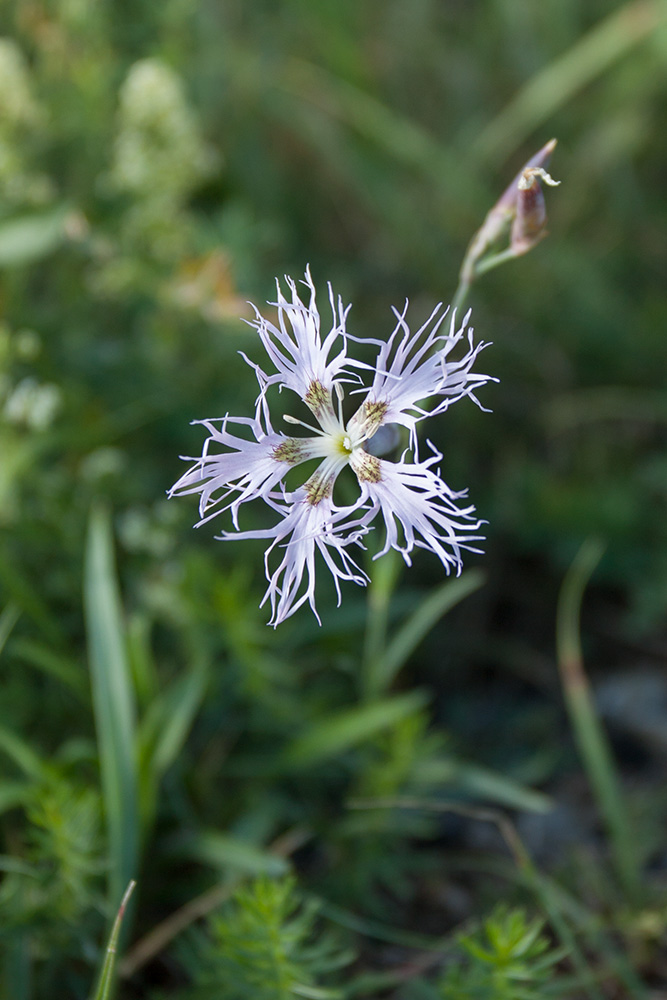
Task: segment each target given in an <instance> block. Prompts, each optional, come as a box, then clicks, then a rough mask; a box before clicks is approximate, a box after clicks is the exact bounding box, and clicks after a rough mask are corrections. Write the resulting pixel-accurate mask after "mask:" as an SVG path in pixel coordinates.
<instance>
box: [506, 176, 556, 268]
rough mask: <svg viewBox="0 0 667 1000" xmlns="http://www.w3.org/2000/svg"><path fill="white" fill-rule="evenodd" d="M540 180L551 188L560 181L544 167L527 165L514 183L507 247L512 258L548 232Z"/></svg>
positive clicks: (526, 251) (528, 248)
mask: <svg viewBox="0 0 667 1000" xmlns="http://www.w3.org/2000/svg"><path fill="white" fill-rule="evenodd" d="M540 179H541V180H542V181H543V182H544V183H545V184H548V185H550V186H551V187H556V186H557V185H558V184H560V181H555V180H554V179H553V177H551V175H550V174H548V173H547V172H546V170H545V169H544V168H543V167H537V166H532V167H526V168H525V169H524V170H523V171H522V173H521V176H520V177H519V182H518V184H517V194H516V213H515V216H514V222H513V223H512V233H511V236H510V249H511V250H512V253H513V255H514V256H515V257H520V256H521V255H522V254H524V253H528V251H529V250H532V248H533V247H534V246H535V245H536V244H537V243H539V241H540V240H541V239H543V238H544V237H545V236H546V235H547V230H546V222H547V210H546V205H545V203H544V192H543V191H542V185H541V184H540Z"/></svg>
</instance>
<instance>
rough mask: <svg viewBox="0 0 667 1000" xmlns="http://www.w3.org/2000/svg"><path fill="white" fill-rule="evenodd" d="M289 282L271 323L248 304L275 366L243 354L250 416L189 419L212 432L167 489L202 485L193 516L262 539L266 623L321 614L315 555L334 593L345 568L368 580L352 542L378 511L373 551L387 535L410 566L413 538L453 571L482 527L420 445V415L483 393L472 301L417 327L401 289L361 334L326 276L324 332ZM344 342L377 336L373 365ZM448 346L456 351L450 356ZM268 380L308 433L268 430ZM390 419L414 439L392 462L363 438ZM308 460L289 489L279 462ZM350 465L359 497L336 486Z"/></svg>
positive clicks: (288, 465) (432, 452)
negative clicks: (259, 510)
mask: <svg viewBox="0 0 667 1000" xmlns="http://www.w3.org/2000/svg"><path fill="white" fill-rule="evenodd" d="M286 281H287V285H288V288H289V292H290V298H286V297H285V296H284V295H283V293H282V291H281V288H280V284H279V283H277V286H278V296H277V302H275V303H271V305H274V306H275V307H276V308H277V310H278V316H277V325H276V324H275V323H273V322H271V321H269V320H267V319H265V318H264V317H263V316H262V315H261V314H260V313H259V312H258V311H257V310H255V313H256V318H255V320H254V321H252V323H251V325H252V326H254V327H255V329H256V330H257V332H258V334H259V338H260V340H261V343H262V345H263V347H264V349H265V350H266V353H267V355H268V357H269V360H270V362H271V364H272V366H273V370H272V371H271V372H268V373H267V372H265V371H264V369H263V368H262V367H260V365H258V364H255V363H253V362H251V361H249V360H248V358H245V355H244V358H245V360H246V361H247V362H248V364H250V365H251V367H252V368H253V369H254V371H255V374H256V376H257V381H258V383H259V395H258V397H257V400H256V404H255V414H254V416H253V417H232V416H229V414H227V415H226V416H224V417H222V418H218V419H207V420H200V421H195V423H201V424H203V426H204V427H205V429H206V431H207V432H208V437H207V439H206V441H205V444H204V447H203V452H202V455H201V456H200V457H198V458H188V459H186V461H189V462H191V463H192V464H191V466H190V468H189V469H188V471H187V472H186V473H185V474H184V475H183V476H181V478H180V479H179V480H178V482H177V483H176V484H175V485H174V486H173V487H172V489H171V491H170V495H172V496H173V495H176V494H178V495H182V494H188V493H198V494H199V495H200V502H199V512H200V518H201V520H200V521H199V524H203V523H204V522H206V521H208V520H209V519H210V518H212V517H215V516H216V515H218V514H220V513H222V512H223V511H229V512H230V517H231V524H232V530H231V531H223V532H222V534H221V536H220V537H221V538H223V539H233V538H235V539H247V538H262V539H266V540H267V542H268V548H267V550H266V555H265V568H266V577H267V580H268V587H267V590H266V593H265V595H264V599H263V601H262V603H264V602H265V601H267V600H268V601H269V603H270V606H271V612H272V614H271V624H273V625H278V624H279V623H280V622H282V621H284V620H285V619H286V618H288V617H289V616H290V615H292V614H294V612H295V611H296V610H297V609H298V608H299V607H301V605H303V604H304V603H305V602H308V603H309V604H310V607H311V608H312V610H313V612H314V613H315V615H316V616H317V611H316V608H315V575H316V557H317V556H318V554H319V557H320V558H321V559H322V560H323V562H324V564H325V565H326V567H327V569H328V570H329V572H330V573H331V574H332V576H333V579H334V583H335V587H336V591H337V594H338V600H339V603H340V596H341V595H340V583H341V581H343V580H349V581H352V582H353V583H357V584H360V585H364V584H365V583H366V582H367V577H366V574H365V573H364V572H363V571H362V570H361V569H360V568H359V566H358V565H357V563H356V562H355V561H354V559H353V557H352V555H351V551H354V548H355V547H359V546H361V547H362V548H363V538H364V536H365V535H366V533H367V532H368V531H369V530H370V528H371V526H372V523H373V522H374V521H376V520H379V521H381V522H383V524H384V529H385V537H384V544H383V546H382V547H381V549H380V551H378V553H377V556H381V555H383V554H384V553H385V552H387V551H388V550H389V549H390V548H393V549H396V550H397V551H398V552H400V553H401V555H402V556H403V558H404V559H405V561H406V563H408V565H409V564H410V561H411V554H412V552H413V550H414V549H415V548H424V549H429V550H430V551H431V552H433V553H435V555H437V556H438V558H439V559H440V561H441V563H442V565H443V567H444V569H445V571H446V572H447V573H449V572H451V571H454V572H456V573H459V572H460V570H461V553H462V551H464V550H469V551H473V552H477V551H479V550H478V549H477V548H476V547H475V545H474V543H476V542H478V541H479V540H480V539H481V536H480V535H479V534H478V531H479V529H480V526H481V524H482V522H481V521H480V520H479V519H478V518H477V517H476V516H475V510H474V507H472V506H470V505H468V504H467V502H466V500H465V497H466V491H465V490H463V491H460V492H455V491H453V490H451V489H450V488H449V486H447V484H446V483H445V482H444V481H443V480H442V479H441V477H440V472H439V468H438V463H439V462H440V460H441V458H442V455H441V454H440V452H438V450H437V449H436V448H435V446H434V445H433V444H432V443H431V442H427V446H428V456H427V457H426V458H425V459H421V460H420V458H419V454H418V447H417V428H418V425H419V424H420V423H421V421H423V420H425V419H426V418H427V417H433V416H436V415H437V414H440V413H444V411H445V410H446V409H447V408H448V407H449V406H450V405H451V404H452V403H454V402H456V400H458V399H461V398H462V397H464V396H469V397H471V398H472V399H473V400H475V402H478V400H477V399H476V397H475V390H476V389H477V388H478V387H479V386H480V385H483V384H484V383H485V382H488V381H489V380H490V377H489V376H487V375H481V374H477V373H475V372H473V370H472V369H473V365H474V363H475V361H476V359H477V356H478V354H479V352H480V350H482V348H483V347H484V346H485V345H484V344H482V343H481V342H480V343H478V344H477V345H474V344H473V339H472V329H470V328H468V326H467V324H468V319H469V314H468V315H466V316H465V317H464V318H463V320H462V321H461V322H460V324H459V325H457V318H456V316H455V314H453V313H451V314H450V312H449V310H448V309H443V308H442V305H438V306H436V308H435V309H434V310H433V312H432V313H431V315H430V316H429V318H428V319H427V321H426V323H424V325H423V326H421V327H420V328H419V329H418V330H417V331H416V332H414V333H413V332H411V330H410V328H409V327H408V324H407V321H406V314H407V302H406V305H405V307H404V308H403V309H402V310H400V311H399V310H396V309H395V310H394V313H395V317H396V325H395V327H394V330H393V332H392V333H391V334H390V336H389V337H388V338H387V339H386V340H384V341H369V340H367V341H358V338H355V337H353V336H352V335H351V334H349V333H348V332H347V329H346V322H347V316H348V312H349V306H348V307H347V308H344V307H343V304H342V301H341V299H340V298H338V299H335V298H334V295H333V292H332V290H331V286H329V299H330V303H331V309H332V313H333V322H332V326H331V329H330V330H329V332H328V333H325V334H324V335H323V333H322V330H321V323H320V314H319V311H318V309H317V305H316V301H315V287H314V285H313V282H312V279H311V276H310V272H309V271H308V270H307V271H306V275H305V281H304V285H305V286H306V288H307V291H308V301H307V303H304V302H302V301H301V299H300V298H299V294H298V290H297V287H296V284H295V283H294V281H292V279H291V278H286ZM352 341H357V342H360V343H366V344H372V345H373V346H375V347H376V348H377V356H376V360H375V363H374V364H373V365H368V364H365V363H362V362H361V361H358V360H355V359H354V358H352V357H350V356H349V355H348V348H349V346H350V342H352ZM457 345H461V346H462V347H463V350H462V352H460V354H461V356H460V357H459V358H458V360H453V358H452V352H453V349H454V348H455V347H456V346H457ZM363 376H366V377H367V379H366V383H367V384H366V385H365V384H364V382H365V380H364V377H363ZM368 383H369V384H368ZM272 386H275V387H278V389H280V390H282V389H287V390H289V391H290V392H292V393H294V394H295V395H296V396H298V397H299V398H300V399H301V400H302V401H303V402H304V403H305V404H306V406H307V407H308V409H309V410H310V413H311V414H312V417H313V419H314V421H315V425H310V424H308V423H305V422H303V421H301V420H299V419H297V418H295V417H294V416H293V415H291V414H289V413H285V414H284V415H283V419H284V420H285V421H286V422H287V423H288V424H290V425H292V426H300V427H303V428H305V429H306V430H308V431H310V432H311V434H310V436H304V435H300V436H292V435H288V434H285V433H283V432H282V431H276V430H274V428H273V426H272V423H271V417H270V413H269V402H268V390H269V389H270V388H271V387H272ZM350 387H351V389H350ZM346 391H347V392H348V394H349V395H351V396H352V397H354V396H355V395H356V394H359V396H358V399H359V403H358V406H357V407H356V409H355V412H354V413H353V414H352V416H351V417H350V418H349V419H346V417H345V416H344V408H345V407H344V403H345V395H346ZM394 424H398V425H402V426H403V427H405V428H406V429H407V430H408V432H409V437H410V446H409V448H408V449H406V451H405V452H404V453H403V455H402V456H401V457H400V459H399V460H398V461H396V462H391V461H388V460H385V459H382V458H379V457H378V456H377V455H375V454H373V453H372V448H371V446H370V443H371V440H372V438H373V437H374V436H375V435H376V434H377V433H378V432H379V431H380V430H381V429H382V428H386V427H388V426H389V425H394ZM313 459H314V460H316V461H317V462H318V465H317V468H316V469H315V471H314V472H312V474H311V475H309V476H307V477H306V476H305V474H304V477H303V482H302V484H301V485H300V486H297V487H296V488H295V489H294V488H292V489H288V487H287V483H286V477H287V476H288V473H292V470H294V469H295V468H296V467H298V466H300V465H301V464H302V463H305V462H308V461H310V460H313ZM346 467H349V468H350V469H351V470H352V472H353V473H354V475H355V477H356V483H357V496H356V499H354V500H353V502H352V503H349V504H345V503H339V502H337V500H336V499H335V498H334V486H335V483H336V480H337V478H338V476H339V474H340V473H341V472H342V471H343V469H345V468H346ZM290 482H291V478H290ZM257 499H260V500H262V501H264V503H265V504H266V506H267V507H268V508H269V509H270V511H271V513H272V516H273V524H272V525H271V526H270V527H268V528H264V529H257V530H246V531H243V530H241V529H240V527H239V513H240V510H241V507H242V506H243V505H244V504H245V503H248V502H250V501H252V500H257ZM377 556H376V558H377ZM318 621H319V618H318Z"/></svg>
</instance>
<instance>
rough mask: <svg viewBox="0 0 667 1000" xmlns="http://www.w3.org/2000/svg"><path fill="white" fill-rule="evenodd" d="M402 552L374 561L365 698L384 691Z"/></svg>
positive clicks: (364, 672) (365, 655) (363, 681)
mask: <svg viewBox="0 0 667 1000" xmlns="http://www.w3.org/2000/svg"><path fill="white" fill-rule="evenodd" d="M401 563H402V560H401V559H400V558H399V556H398V554H397V553H396V552H394V550H393V549H392V550H391V551H389V552H387V553H386V554H385V555H384V556H383V557H382V558H381V559H379V560H378V561H377V562H376V563H374V564H373V572H372V573H371V582H370V584H369V585H368V601H367V609H368V610H367V615H366V634H365V636H364V652H363V660H362V670H361V684H362V697H363V698H364V699H367V700H372V699H373V698H375V697H377V696H378V695H380V694H382V690H381V688H382V682H381V676H382V661H383V658H384V652H385V649H386V646H387V629H388V626H389V605H390V603H391V598H392V596H393V593H394V589H395V587H396V582H397V580H398V576H399V573H400V570H401Z"/></svg>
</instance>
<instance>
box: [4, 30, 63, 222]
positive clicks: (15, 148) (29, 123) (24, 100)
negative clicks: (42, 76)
mask: <svg viewBox="0 0 667 1000" xmlns="http://www.w3.org/2000/svg"><path fill="white" fill-rule="evenodd" d="M44 119H45V115H44V112H43V110H42V108H41V107H40V106H39V104H38V103H37V101H36V100H35V97H34V95H33V92H32V83H31V80H30V72H29V69H28V64H27V61H26V59H25V56H24V55H23V52H22V51H21V49H20V48H19V47H18V45H17V44H16V42H15V41H13V40H12V39H11V38H0V200H2V201H4V202H6V203H8V204H10V205H16V204H22V203H27V204H40V203H43V202H45V201H47V200H48V199H49V197H50V196H51V194H52V188H51V184H50V182H49V180H48V178H46V177H45V176H44V175H43V174H38V173H35V172H34V171H32V170H31V169H30V168H29V166H28V160H29V155H28V152H27V146H28V144H29V143H30V140H31V137H32V136H33V135H34V134H35V133H36V132H37V131H38V130H39V129H40V128H41V127H42V125H43V122H44Z"/></svg>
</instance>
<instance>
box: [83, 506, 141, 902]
mask: <svg viewBox="0 0 667 1000" xmlns="http://www.w3.org/2000/svg"><path fill="white" fill-rule="evenodd" d="M84 604H85V612H86V632H87V639H88V655H89V661H90V673H91V685H92V694H93V708H94V712H95V725H96V730H97V741H98V751H99V759H100V770H101V774H102V790H103V796H104V805H105V813H106V821H107V829H108V835H109V855H110V857H109V861H110V864H109V899H110V902H111V905H112V907H114V908H115V907H116V906H118V902H119V900H120V898H121V895H122V893H123V890H124V887H125V886H126V885H127V884H128V882H129V881H130V880H131V878H132V877H133V876H134V875H135V874H136V867H137V860H138V853H139V831H138V806H137V773H136V772H137V766H136V754H135V742H136V741H135V728H136V727H135V707H134V693H133V690H132V683H131V674H130V667H129V663H128V656H127V647H126V643H125V629H124V626H123V619H122V614H121V604H120V596H119V592H118V585H117V582H116V572H115V566H114V554H113V539H112V534H111V520H110V517H109V514H108V511H107V510H106V509H105V508H101V507H96V508H94V509H93V510H92V512H91V516H90V522H89V528H88V539H87V543H86V557H85V569H84Z"/></svg>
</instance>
